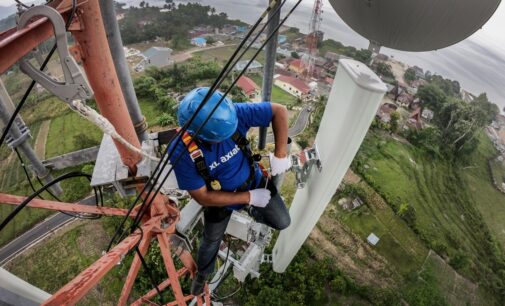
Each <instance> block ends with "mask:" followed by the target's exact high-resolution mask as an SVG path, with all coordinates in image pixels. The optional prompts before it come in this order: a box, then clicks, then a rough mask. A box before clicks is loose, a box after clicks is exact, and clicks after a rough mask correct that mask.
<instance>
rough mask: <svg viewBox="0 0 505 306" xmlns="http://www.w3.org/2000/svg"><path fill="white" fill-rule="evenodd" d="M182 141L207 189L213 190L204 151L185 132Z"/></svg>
mask: <svg viewBox="0 0 505 306" xmlns="http://www.w3.org/2000/svg"><path fill="white" fill-rule="evenodd" d="M182 141H183V142H184V144H185V145H186V148H187V149H188V153H189V156H190V157H191V160H192V161H193V163H194V164H195V167H196V170H197V171H198V174H200V176H201V177H202V178H203V180H204V181H205V185H206V186H207V188H209V189H213V188H212V186H211V181H212V178H211V177H210V172H209V168H208V167H207V163H206V162H205V157H204V156H203V152H202V150H201V149H200V148H199V147H198V145H197V144H196V142H195V140H194V139H193V136H191V135H190V134H189V133H188V132H184V134H183V135H182Z"/></svg>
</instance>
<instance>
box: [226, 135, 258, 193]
mask: <svg viewBox="0 0 505 306" xmlns="http://www.w3.org/2000/svg"><path fill="white" fill-rule="evenodd" d="M231 139H232V140H233V141H234V142H235V143H236V144H237V146H238V147H239V148H240V150H241V151H242V153H243V154H244V155H245V156H246V157H247V161H248V163H249V177H248V178H247V180H246V181H245V182H244V183H243V184H242V185H241V186H240V187H239V188H238V190H242V191H245V190H248V189H249V186H251V184H252V182H254V179H255V177H256V169H255V168H254V161H255V157H254V155H253V153H252V151H251V146H250V143H249V140H247V138H246V137H244V136H242V134H240V133H239V132H238V131H235V133H233V135H232V136H231Z"/></svg>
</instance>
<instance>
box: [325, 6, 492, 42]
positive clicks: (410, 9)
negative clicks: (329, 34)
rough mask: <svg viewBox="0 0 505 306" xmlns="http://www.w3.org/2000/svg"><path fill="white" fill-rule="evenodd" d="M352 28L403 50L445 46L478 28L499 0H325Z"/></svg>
mask: <svg viewBox="0 0 505 306" xmlns="http://www.w3.org/2000/svg"><path fill="white" fill-rule="evenodd" d="M329 1H330V3H331V5H332V6H333V9H334V10H335V12H337V14H338V15H339V16H340V17H341V18H342V19H343V20H344V22H345V23H347V25H349V26H350V27H351V28H352V29H353V30H354V31H356V32H358V33H359V34H360V35H362V36H364V37H365V38H367V39H368V40H370V41H371V42H372V44H374V45H377V46H384V47H388V48H392V49H398V50H403V51H431V50H437V49H441V48H445V47H448V46H450V45H453V44H455V43H458V42H460V41H462V40H464V39H465V38H467V37H469V36H470V35H472V34H473V33H475V32H476V31H477V30H479V29H480V28H481V27H482V26H483V25H484V24H485V23H486V22H487V21H488V20H489V18H491V16H492V15H493V13H494V12H495V11H496V9H497V8H498V5H499V4H500V2H501V0H380V1H378V0H329Z"/></svg>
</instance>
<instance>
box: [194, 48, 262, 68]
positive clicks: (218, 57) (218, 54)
mask: <svg viewBox="0 0 505 306" xmlns="http://www.w3.org/2000/svg"><path fill="white" fill-rule="evenodd" d="M236 48H237V46H226V47H221V48H215V49H210V50H203V51H198V52H195V53H193V56H197V57H200V58H201V59H202V60H204V61H216V62H218V63H220V64H224V63H226V61H228V59H229V58H230V57H231V56H232V54H233V52H234V51H235V49H236ZM256 51H258V50H257V49H249V50H248V51H247V52H246V53H245V54H244V56H243V57H242V60H250V59H252V57H253V55H254V54H255V53H256ZM241 53H242V52H240V53H239V54H241ZM256 60H257V61H258V62H260V63H261V64H264V63H265V52H263V51H261V52H260V53H259V54H258V57H256Z"/></svg>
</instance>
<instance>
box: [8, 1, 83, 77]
mask: <svg viewBox="0 0 505 306" xmlns="http://www.w3.org/2000/svg"><path fill="white" fill-rule="evenodd" d="M86 1H87V0H80V1H77V6H80V5H82V4H83V3H85V2H86ZM53 2H55V3H50V5H51V6H52V7H54V8H55V9H56V10H58V11H59V12H60V13H61V14H62V16H63V19H64V20H66V19H67V18H68V17H69V11H70V9H71V8H72V1H71V0H60V1H53ZM53 35H54V33H53V26H52V24H51V22H49V21H48V20H47V18H40V19H38V20H36V21H34V22H32V23H31V24H29V25H28V26H27V27H26V28H24V29H22V30H20V31H18V30H17V29H16V28H12V29H9V30H7V31H5V32H2V33H0V54H1V55H2V56H0V74H1V73H4V72H5V71H7V70H8V69H9V68H10V67H11V66H12V65H14V64H15V63H16V62H17V61H18V60H19V59H21V58H22V57H23V56H25V55H26V54H28V53H29V52H30V51H32V50H33V48H35V47H37V46H38V45H39V44H41V43H42V42H44V41H46V40H47V39H49V38H50V37H52V36H53Z"/></svg>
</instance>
